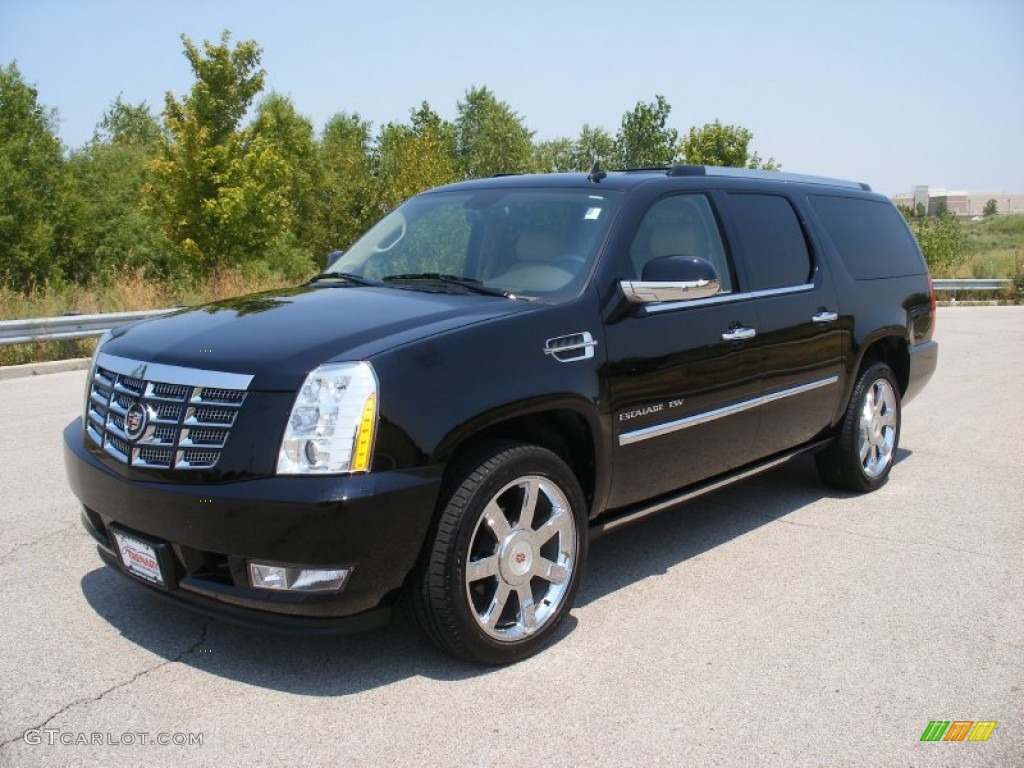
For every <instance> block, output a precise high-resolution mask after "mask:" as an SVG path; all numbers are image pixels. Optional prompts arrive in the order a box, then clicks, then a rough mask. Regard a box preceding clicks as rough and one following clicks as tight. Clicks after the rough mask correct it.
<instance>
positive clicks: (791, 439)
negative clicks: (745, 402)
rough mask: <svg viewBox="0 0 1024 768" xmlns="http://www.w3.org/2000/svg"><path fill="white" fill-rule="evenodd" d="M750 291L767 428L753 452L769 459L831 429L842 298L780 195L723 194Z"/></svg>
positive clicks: (763, 424) (761, 428)
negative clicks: (770, 456)
mask: <svg viewBox="0 0 1024 768" xmlns="http://www.w3.org/2000/svg"><path fill="white" fill-rule="evenodd" d="M719 197H720V198H721V199H723V203H722V208H723V210H724V212H725V218H726V220H727V223H728V224H727V225H728V228H729V231H730V235H731V237H730V240H731V241H732V243H733V245H734V248H735V250H736V251H737V252H738V253H737V259H736V265H737V269H738V270H739V271H740V272H741V276H742V280H743V285H744V290H745V291H749V292H750V293H751V295H752V296H753V298H754V302H755V304H756V321H755V326H754V330H755V332H756V336H755V338H754V340H753V341H752V343H753V344H755V345H756V347H757V349H758V351H759V354H760V369H761V391H760V397H761V405H760V408H759V409H758V410H759V412H760V423H759V426H758V430H757V438H756V442H755V447H754V452H755V454H756V455H757V456H758V457H763V456H769V455H771V454H774V453H778V452H780V451H784V450H787V449H789V448H792V447H794V446H796V445H799V444H801V443H804V442H807V441H809V440H811V439H813V438H814V437H816V436H818V435H820V434H822V433H823V432H824V431H825V430H827V429H828V427H829V426H830V423H831V420H832V418H833V414H834V412H835V410H836V406H837V400H838V397H839V391H840V386H839V383H840V376H841V371H842V366H843V356H842V350H843V346H842V339H843V338H844V336H846V335H847V334H846V333H844V331H843V329H842V328H841V327H840V323H839V306H838V298H837V296H836V293H835V289H834V287H833V283H832V280H831V277H830V275H828V273H827V270H824V269H822V268H821V263H820V259H819V255H818V254H817V253H816V251H815V248H814V247H813V242H812V240H811V238H810V237H809V236H808V234H807V228H806V226H805V223H804V222H803V221H802V220H801V217H800V215H799V214H798V212H797V209H796V208H795V207H794V205H793V203H792V202H791V201H790V200H789V198H788V197H786V196H785V195H781V194H764V193H751V192H728V193H724V194H721V195H720V196H719Z"/></svg>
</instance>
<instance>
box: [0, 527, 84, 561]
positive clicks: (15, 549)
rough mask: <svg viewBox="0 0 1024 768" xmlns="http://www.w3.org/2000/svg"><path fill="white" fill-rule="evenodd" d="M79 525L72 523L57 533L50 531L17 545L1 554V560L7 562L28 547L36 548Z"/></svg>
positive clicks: (56, 531)
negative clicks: (42, 542) (41, 543)
mask: <svg viewBox="0 0 1024 768" xmlns="http://www.w3.org/2000/svg"><path fill="white" fill-rule="evenodd" d="M79 525H80V524H79V523H78V522H77V521H75V522H72V523H68V524H67V525H65V526H63V527H61V528H58V529H57V530H55V531H50V532H49V533H44V534H42V535H41V536H37V537H36V538H34V539H31V540H29V541H25V542H22V543H21V544H16V545H15V546H14V547H13V548H11V549H9V550H7V551H6V552H3V553H0V560H6V559H7V558H9V557H10V556H11V555H13V554H15V553H17V552H20V551H21V550H23V549H27V548H28V547H32V546H35V545H36V544H38V543H39V542H41V541H45V540H47V539H52V538H53V537H54V536H59V535H60V534H62V533H66V532H68V531H71V530H74V529H76V528H78V526H79Z"/></svg>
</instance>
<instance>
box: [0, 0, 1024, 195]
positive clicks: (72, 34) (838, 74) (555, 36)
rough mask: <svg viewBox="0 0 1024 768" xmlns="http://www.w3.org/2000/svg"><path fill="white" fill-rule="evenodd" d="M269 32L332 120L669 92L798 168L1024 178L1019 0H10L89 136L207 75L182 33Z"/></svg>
mask: <svg viewBox="0 0 1024 768" xmlns="http://www.w3.org/2000/svg"><path fill="white" fill-rule="evenodd" d="M223 29H228V30H230V31H231V33H232V39H233V40H236V41H237V40H244V39H252V40H255V41H256V42H258V43H259V44H260V45H261V46H262V47H263V67H264V68H265V69H266V71H267V90H268V91H269V90H271V89H272V90H275V91H278V92H279V93H283V94H286V95H288V96H290V97H291V98H292V100H293V102H294V104H295V106H296V108H297V109H298V110H299V112H301V113H303V114H305V115H307V116H309V117H310V118H311V119H312V120H313V123H314V125H315V126H316V127H317V129H318V130H319V129H320V128H321V127H322V126H323V124H324V122H325V120H326V119H327V118H328V117H330V116H331V115H332V114H335V113H337V112H358V113H360V114H361V115H362V116H363V117H364V118H366V119H369V120H371V121H373V123H374V125H375V127H379V126H380V125H382V124H384V123H387V122H389V121H392V120H400V121H405V120H406V119H407V118H408V115H409V111H410V109H412V108H414V107H416V106H418V105H419V104H420V102H421V101H423V100H426V101H428V102H430V104H431V106H432V107H433V108H434V109H435V110H437V111H438V112H439V113H440V114H441V115H442V116H444V117H447V118H449V119H450V118H453V117H454V116H455V109H456V103H457V102H458V100H459V99H460V98H461V97H462V96H463V95H464V93H465V91H466V89H467V88H469V87H471V86H473V85H486V86H488V87H489V88H490V89H491V90H493V91H494V92H495V93H496V94H497V96H498V97H499V98H500V99H502V100H504V101H506V102H508V103H509V104H510V105H511V106H512V108H513V109H514V110H515V111H516V112H518V113H519V114H520V115H521V116H522V117H523V118H524V119H525V123H526V125H527V126H528V127H529V128H530V129H531V130H534V131H535V132H536V137H537V138H541V139H545V138H555V137H558V136H569V137H573V136H575V135H577V134H578V133H579V130H580V128H581V127H582V125H583V124H584V123H590V124H591V125H600V126H603V127H604V128H606V129H608V130H609V131H610V132H612V133H614V132H615V130H616V129H617V128H618V126H619V124H620V122H621V120H622V115H623V113H624V112H626V111H628V110H630V109H632V108H633V107H634V106H635V104H636V103H637V102H638V101H645V102H649V101H653V100H654V97H655V95H656V94H662V95H663V96H665V98H666V99H667V100H668V102H669V103H670V104H671V105H672V118H671V123H672V126H673V127H675V128H677V129H678V130H679V131H680V132H681V133H682V132H685V131H686V130H688V129H689V128H690V126H692V125H703V124H704V123H708V122H711V121H712V120H714V119H716V118H718V119H720V120H722V122H725V123H730V124H734V125H742V126H744V127H746V128H749V129H750V130H752V131H753V132H754V141H753V144H752V146H753V148H754V149H756V150H757V151H758V152H759V153H760V154H761V156H762V157H769V156H772V157H774V158H776V159H777V160H778V161H779V162H781V163H782V164H783V166H784V169H785V170H790V171H795V172H802V173H814V174H824V175H832V176H841V177H846V178H853V179H856V180H858V181H866V182H868V183H869V184H871V185H872V186H873V187H874V188H875V189H878V190H880V191H883V192H886V193H889V194H893V193H896V192H901V191H907V190H909V189H910V187H911V186H912V185H915V184H931V185H934V186H946V187H949V188H953V189H969V190H972V191H993V192H996V191H1008V192H1024V2H1022V0H973V1H972V2H967V0H961V1H960V2H948V1H947V0H929V1H928V2H919V1H918V0H902V1H901V0H885V1H883V2H878V1H876V0H858V1H857V2H835V1H834V0H816V2H796V1H795V0H794V1H790V0H765V1H763V2H756V1H755V0H749V1H748V2H741V1H739V0H718V1H717V2H708V1H707V0H702V1H701V2H691V1H689V0H678V1H677V2H667V1H662V0H655V1H650V0H646V1H645V0H635V1H634V2H623V0H616V1H615V2H605V0H590V2H578V1H576V0H566V1H564V2H558V0H547V1H546V2H535V0H517V2H512V3H493V2H487V0H475V1H474V2H462V1H455V0H430V2H397V1H393V2H389V1H388V0H376V2H372V3H370V2H365V1H364V2H360V3H351V2H343V1H340V0H338V1H335V2H327V1H326V0H325V1H324V2H312V1H310V0H290V1H289V2H280V0H278V2H264V1H263V0H246V1H245V2H238V1H237V0H219V1H217V2H214V1H212V0H210V1H207V2H200V1H199V0H164V2H146V1H145V0H135V1H134V2H120V1H113V0H112V1H110V2H104V1H103V0H98V1H97V2H92V3H89V2H82V1H81V0H78V1H77V2H71V1H69V0H0V64H2V65H7V64H9V63H10V62H11V61H12V60H15V61H17V64H18V68H19V69H20V71H21V73H22V76H23V77H24V78H25V79H26V80H27V81H28V82H30V83H32V84H34V85H35V86H36V87H37V89H38V92H39V100H40V101H41V102H42V103H43V104H45V105H46V106H48V107H52V108H55V109H56V110H57V112H58V114H59V118H60V133H61V138H62V139H63V140H64V142H65V144H66V145H67V146H68V147H70V148H75V147H79V146H81V145H82V144H83V143H85V142H86V141H87V140H88V139H89V138H90V136H91V135H92V132H93V129H94V127H95V125H96V123H97V122H98V121H99V119H100V118H101V116H102V114H103V112H104V111H105V110H106V109H107V108H108V107H109V105H110V103H111V102H112V101H113V100H114V98H115V97H117V95H118V94H119V93H120V94H122V98H124V99H125V100H126V101H129V102H133V103H137V102H140V101H146V102H147V103H149V104H150V106H151V107H152V108H153V109H154V111H155V112H159V111H160V110H161V109H162V108H163V103H164V93H165V92H166V91H172V92H174V93H175V94H179V95H180V94H183V93H185V92H187V91H188V89H189V88H190V87H191V84H192V75H191V71H190V69H189V67H188V63H187V62H186V60H185V58H184V56H183V55H182V46H181V41H180V39H179V38H180V35H181V34H182V33H184V34H186V35H188V36H189V37H191V38H192V39H193V40H195V41H196V42H201V41H202V40H217V39H218V38H219V37H220V33H221V31H222V30H223Z"/></svg>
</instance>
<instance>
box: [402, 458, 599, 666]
mask: <svg viewBox="0 0 1024 768" xmlns="http://www.w3.org/2000/svg"><path fill="white" fill-rule="evenodd" d="M477 457H478V458H477V459H475V460H473V461H471V462H469V464H468V469H466V470H465V471H463V472H462V473H460V474H459V475H458V476H457V477H456V479H455V482H454V483H453V484H452V486H450V487H451V488H453V490H452V491H451V493H450V495H449V496H448V497H447V502H446V503H445V507H444V509H443V510H442V512H441V517H440V520H439V522H438V527H437V533H436V536H435V538H434V541H433V545H432V547H431V549H430V551H429V554H428V557H427V559H426V562H425V564H424V567H423V569H422V572H421V574H420V578H419V580H418V583H417V584H415V585H414V594H413V596H412V597H413V603H414V612H415V615H416V617H417V619H418V621H419V623H420V626H421V627H422V628H423V629H424V631H425V632H426V634H427V636H428V637H430V639H431V640H432V641H433V642H434V643H435V644H436V645H438V647H440V648H441V649H442V650H443V651H445V652H447V653H449V654H451V655H453V656H457V657H461V658H467V659H472V660H474V661H478V662H483V663H486V664H506V663H510V662H513V661H518V660H519V659H522V658H525V657H527V656H530V655H532V654H533V653H536V652H537V651H538V650H540V649H541V648H542V647H544V646H545V645H546V644H547V643H548V642H549V641H550V639H551V637H552V635H553V634H554V633H555V631H556V630H557V628H558V626H559V625H560V624H561V622H562V621H563V619H564V618H565V616H566V615H567V614H568V612H569V609H570V608H571V607H572V603H573V599H574V598H575V595H576V591H577V589H578V588H579V583H580V577H581V575H582V572H583V566H584V563H585V561H586V554H587V535H586V504H585V502H584V499H583V492H582V491H581V490H580V485H579V482H578V481H577V480H576V477H575V476H574V475H573V473H572V471H571V470H570V469H569V467H568V466H567V465H566V464H565V462H564V461H562V459H560V458H559V457H558V456H557V455H555V454H554V453H552V452H551V451H548V450H546V449H544V448H540V447H538V446H535V445H527V444H509V443H506V444H497V445H491V446H489V447H488V448H486V449H484V450H482V452H481V453H478V454H477Z"/></svg>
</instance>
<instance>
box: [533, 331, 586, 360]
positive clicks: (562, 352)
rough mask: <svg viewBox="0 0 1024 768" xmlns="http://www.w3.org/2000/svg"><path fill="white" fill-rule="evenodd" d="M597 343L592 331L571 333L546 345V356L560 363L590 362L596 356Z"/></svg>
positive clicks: (549, 340)
mask: <svg viewBox="0 0 1024 768" xmlns="http://www.w3.org/2000/svg"><path fill="white" fill-rule="evenodd" d="M596 346H597V342H596V341H594V337H593V336H592V335H591V334H590V331H583V332H582V333H570V334H569V335H568V336H556V337H555V338H553V339H548V340H547V341H546V342H545V343H544V354H545V355H551V356H552V357H553V358H555V360H557V361H558V362H560V363H572V362H575V361H576V360H589V359H590V358H592V357H593V356H594V347H596Z"/></svg>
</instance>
